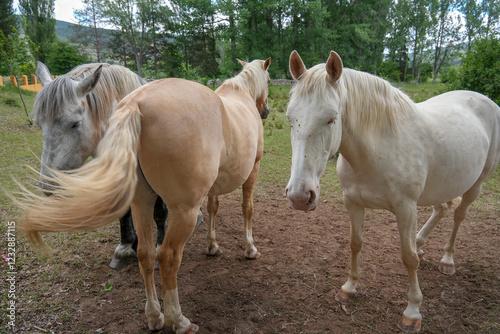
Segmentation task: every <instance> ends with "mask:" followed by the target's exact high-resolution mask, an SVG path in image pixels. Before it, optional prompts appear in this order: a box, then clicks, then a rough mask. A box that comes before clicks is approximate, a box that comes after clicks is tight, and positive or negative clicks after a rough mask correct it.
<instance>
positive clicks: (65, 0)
mask: <svg viewBox="0 0 500 334" xmlns="http://www.w3.org/2000/svg"><path fill="white" fill-rule="evenodd" d="M18 4H19V0H14V8H15V9H16V10H17V7H18ZM82 7H83V5H82V2H81V0H55V14H56V20H60V21H66V22H71V23H76V20H75V19H74V18H73V10H74V9H81V8H82ZM17 13H19V11H17Z"/></svg>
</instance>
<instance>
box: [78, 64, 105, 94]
mask: <svg viewBox="0 0 500 334" xmlns="http://www.w3.org/2000/svg"><path fill="white" fill-rule="evenodd" d="M101 71H102V65H100V66H99V67H98V68H97V70H95V71H94V73H93V74H91V75H88V76H86V77H85V78H84V79H83V80H82V81H80V82H79V83H78V86H76V89H75V92H76V95H77V96H79V97H84V96H85V95H87V94H88V93H90V92H91V91H92V89H94V87H95V85H97V82H98V81H99V78H100V77H101Z"/></svg>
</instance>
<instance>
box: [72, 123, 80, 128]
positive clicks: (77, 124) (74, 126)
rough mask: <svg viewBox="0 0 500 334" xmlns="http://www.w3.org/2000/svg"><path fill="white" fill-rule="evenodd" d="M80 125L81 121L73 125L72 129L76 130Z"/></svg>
mask: <svg viewBox="0 0 500 334" xmlns="http://www.w3.org/2000/svg"><path fill="white" fill-rule="evenodd" d="M80 123H81V122H80V121H78V122H75V123H73V125H72V126H71V128H72V129H76V128H77V127H79V126H80Z"/></svg>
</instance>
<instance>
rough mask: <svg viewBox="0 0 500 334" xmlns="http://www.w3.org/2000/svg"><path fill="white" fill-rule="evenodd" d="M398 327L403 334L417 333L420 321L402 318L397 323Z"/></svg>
mask: <svg viewBox="0 0 500 334" xmlns="http://www.w3.org/2000/svg"><path fill="white" fill-rule="evenodd" d="M398 327H399V329H401V330H402V331H403V332H405V333H418V332H420V329H421V328H422V319H410V318H407V317H405V316H403V318H401V320H400V321H399V323H398Z"/></svg>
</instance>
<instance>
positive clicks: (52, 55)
mask: <svg viewBox="0 0 500 334" xmlns="http://www.w3.org/2000/svg"><path fill="white" fill-rule="evenodd" d="M47 58H48V60H47V63H46V65H47V66H48V67H49V68H50V70H51V73H53V74H55V75H61V74H64V73H66V72H68V71H69V70H71V69H72V68H74V67H75V66H78V65H81V64H83V63H88V62H89V59H88V57H86V56H83V55H81V54H79V52H78V49H77V48H76V47H74V46H72V45H70V44H69V43H65V42H61V41H57V42H56V43H54V44H52V45H51V48H50V50H49V53H48V57H47Z"/></svg>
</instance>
